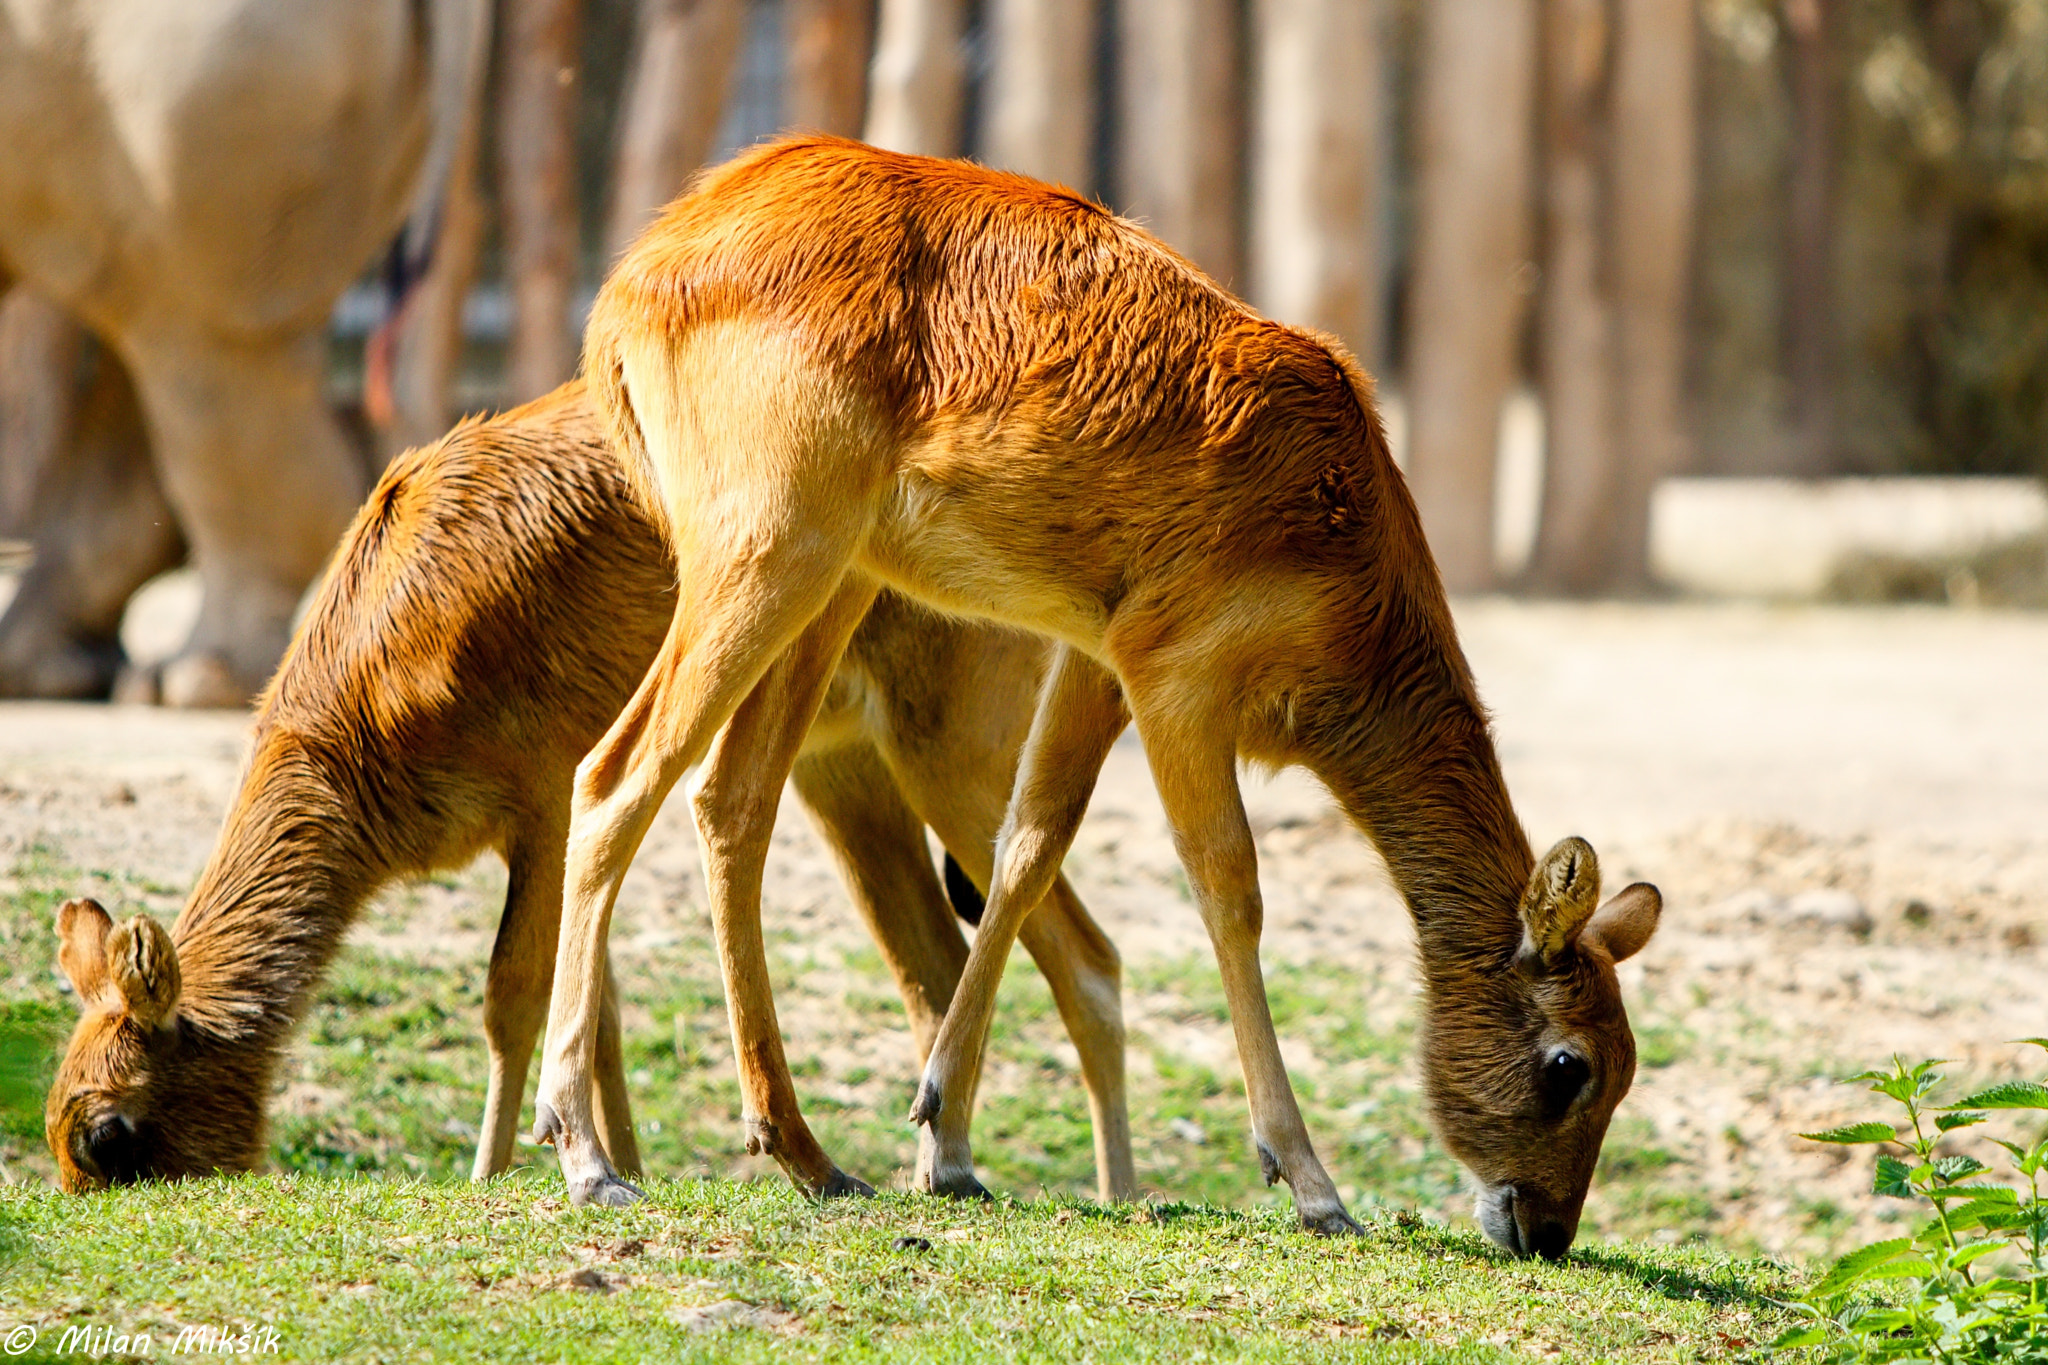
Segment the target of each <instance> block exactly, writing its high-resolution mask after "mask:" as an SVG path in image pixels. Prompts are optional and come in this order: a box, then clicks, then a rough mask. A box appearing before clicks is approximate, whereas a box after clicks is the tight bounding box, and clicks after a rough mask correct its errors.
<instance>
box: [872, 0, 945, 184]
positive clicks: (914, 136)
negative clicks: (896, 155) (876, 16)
mask: <svg viewBox="0 0 2048 1365" xmlns="http://www.w3.org/2000/svg"><path fill="white" fill-rule="evenodd" d="M966 9H967V6H966V0H882V8H881V18H880V21H879V23H878V24H877V26H876V34H875V65H874V70H873V73H872V77H871V79H870V82H869V89H868V122H867V130H866V132H867V140H868V141H869V142H872V143H874V144H875V145H876V146H877V147H887V148H889V149H891V150H892V151H898V152H918V153H921V154H923V155H925V156H958V155H959V154H960V150H961V148H960V139H961V126H960V116H961V110H962V108H963V107H964V106H965V104H966V101H967V60H966V56H965V54H964V53H963V52H962V50H961V39H962V37H963V35H964V34H965V33H966V30H967V13H966Z"/></svg>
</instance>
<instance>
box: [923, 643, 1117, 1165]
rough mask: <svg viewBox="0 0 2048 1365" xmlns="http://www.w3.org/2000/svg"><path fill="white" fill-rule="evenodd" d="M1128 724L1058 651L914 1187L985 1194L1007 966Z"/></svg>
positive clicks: (939, 1070)
mask: <svg viewBox="0 0 2048 1365" xmlns="http://www.w3.org/2000/svg"><path fill="white" fill-rule="evenodd" d="M1127 719H1128V716H1127V714H1126V712H1125V710H1124V704H1123V694H1122V692H1121V690H1120V689H1119V688H1118V686H1117V682H1116V679H1115V678H1114V677H1112V676H1111V675H1110V674H1109V673H1108V672H1107V671H1106V670H1105V669H1103V667H1102V666H1101V665H1100V664H1097V663H1096V662H1095V661H1094V660H1092V659H1089V658H1088V657H1086V656H1085V655H1082V654H1078V653H1076V652H1075V651H1073V650H1071V649H1067V648H1064V647H1062V648H1060V649H1059V650H1058V651H1057V652H1056V653H1055V655H1054V658H1053V663H1052V668H1051V671H1050V673H1049V674H1048V676H1047V678H1046V681H1045V689H1044V692H1043V695H1042V698H1041V700H1040V702H1039V705H1038V713H1037V715H1036V717H1035V718H1034V719H1033V721H1032V726H1031V735H1030V738H1029V739H1028V740H1026V741H1025V745H1024V753H1023V757H1022V759H1021V761H1020V762H1019V764H1018V768H1017V782H1016V788H1015V795H1014V796H1013V797H1012V798H1011V802H1010V813H1009V817H1008V819H1007V820H1006V821H1005V822H1004V826H1003V831H1002V836H1001V838H1000V839H999V841H998V842H997V845H996V854H995V874H994V876H993V877H992V878H991V880H990V885H989V896H988V904H987V907H986V908H985V909H984V910H983V911H982V916H981V926H980V928H979V930H978V931H977V932H976V934H975V937H974V947H973V949H972V951H970V952H969V953H968V956H967V968H966V971H965V972H964V973H962V975H961V978H960V987H959V989H958V990H957V991H956V992H955V993H954V996H953V1003H952V1006H951V1007H950V1008H949V1009H948V1010H947V1011H946V1021H945V1023H943V1024H942V1025H940V1027H939V1038H938V1042H937V1044H936V1045H935V1046H934V1047H933V1049H932V1055H931V1060H930V1061H928V1062H927V1063H926V1064H925V1071H924V1080H923V1082H922V1084H920V1085H919V1087H918V1092H917V1101H916V1103H915V1104H914V1105H913V1106H912V1108H911V1111H910V1118H911V1121H912V1122H913V1123H920V1124H923V1125H924V1131H923V1132H922V1133H921V1134H920V1135H919V1138H918V1154H917V1174H916V1177H915V1179H914V1181H913V1187H914V1188H916V1189H920V1190H924V1191H927V1192H929V1193H933V1194H953V1195H979V1194H984V1193H986V1192H985V1191H983V1190H982V1188H981V1183H980V1182H979V1181H977V1180H976V1179H975V1178H974V1158H973V1153H972V1150H971V1147H970V1143H969V1134H968V1129H969V1126H970V1124H971V1122H972V1119H973V1110H974V1083H975V1079H976V1078H977V1077H978V1076H979V1075H980V1072H981V1061H982V1053H983V1050H984V1047H985V1045H986V1043H987V1039H988V1025H989V1019H990V1017H991V1015H992V1014H993V1012H994V1009H995V994H996V988H997V986H998V985H999V984H1001V981H1002V975H1003V964H1004V961H1005V959H1007V958H1008V956H1009V952H1010V946H1011V944H1013V943H1014V942H1016V939H1017V934H1018V931H1019V929H1020V928H1021V927H1022V925H1023V923H1024V919H1025V917H1026V916H1027V915H1028V914H1030V912H1031V911H1032V910H1033V909H1035V908H1036V907H1037V905H1038V902H1039V901H1040V900H1041V899H1042V898H1043V897H1044V895H1045V893H1046V891H1047V889H1048V888H1050V887H1051V885H1052V882H1053V879H1054V878H1055V877H1056V876H1058V875H1059V867H1060V859H1061V858H1063V857H1064V856H1065V855H1066V851H1067V848H1068V846H1069V845H1070V844H1071V843H1072V842H1073V839H1074V832H1075V830H1076V829H1077V828H1078V827H1079V826H1080V823H1081V816H1082V814H1083V813H1084V812H1085V811H1086V810H1087V809H1088V798H1089V796H1090V795H1091V794H1092V793H1093V791H1094V789H1095V779H1096V776H1097V774H1098V773H1100V772H1101V770H1102V761H1103V759H1104V758H1105V757H1107V756H1108V753H1109V746H1110V745H1112V744H1114V743H1115V742H1116V737H1117V735H1118V734H1120V733H1121V732H1122V730H1123V728H1124V725H1125V723H1126V721H1127Z"/></svg>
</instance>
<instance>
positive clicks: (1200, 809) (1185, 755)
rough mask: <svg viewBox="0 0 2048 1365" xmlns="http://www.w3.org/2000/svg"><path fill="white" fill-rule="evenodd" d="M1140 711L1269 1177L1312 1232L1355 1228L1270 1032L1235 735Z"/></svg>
mask: <svg viewBox="0 0 2048 1365" xmlns="http://www.w3.org/2000/svg"><path fill="white" fill-rule="evenodd" d="M1133 709H1134V710H1135V711H1136V712H1137V718H1138V732H1139V734H1140V735H1141V736H1142V737H1143V739H1144V741H1145V754H1146V757H1147V758H1148V759H1149V760H1150V762H1151V765H1152V777H1153V781H1154V783H1155V784H1156V785H1157V787H1158V788H1159V800H1160V804H1161V805H1162V806H1164V807H1165V809H1166V819H1167V823H1168V824H1169V825H1171V826H1172V828H1173V839H1174V845H1175V847H1176V848H1177V850H1178V851H1179V853H1180V861H1181V866H1182V867H1183V868H1185V869H1186V870H1187V874H1188V885H1189V887H1190V888H1191V889H1192V890H1193V891H1194V893H1195V903H1196V904H1197V905H1198V906H1199V907H1200V908H1201V912H1202V922H1203V924H1204V925H1205V926H1206V927H1207V928H1208V930H1209V939H1210V942H1211V943H1212V944H1213V945H1214V947H1215V950H1216V965H1217V967H1218V969H1219V970H1220V971H1221V973H1222V976H1223V995H1224V999H1225V1001H1226V1002H1227V1003H1228V1004H1229V1006H1230V1023H1231V1031H1232V1033H1233V1034H1234V1035H1235V1037H1236V1040H1237V1055H1238V1060H1239V1062H1240V1063H1241V1064H1242V1066H1243V1068H1244V1081H1245V1094H1246V1098H1247V1099H1248V1100H1249V1101H1250V1105H1251V1117H1252V1137H1253V1140H1254V1141H1255V1142H1256V1143H1257V1145H1258V1152H1259V1166H1260V1170H1261V1172H1262V1173H1263V1174H1264V1175H1265V1177H1266V1183H1267V1184H1269V1185H1270V1184H1272V1183H1273V1182H1274V1181H1275V1180H1285V1181H1286V1182H1287V1187H1288V1189H1289V1191H1290V1192H1291V1193H1292V1194H1293V1195H1294V1208H1295V1212H1296V1213H1297V1214H1299V1215H1300V1217H1301V1222H1302V1226H1303V1227H1305V1228H1307V1229H1308V1230H1309V1231H1311V1232H1319V1233H1324V1234H1335V1233H1355V1232H1358V1231H1359V1226H1358V1224H1357V1223H1356V1222H1354V1221H1352V1218H1351V1215H1350V1214H1349V1213H1347V1212H1345V1209H1344V1201H1343V1200H1342V1199H1340V1198H1339V1197H1338V1195H1337V1187H1336V1186H1335V1185H1333V1184H1331V1183H1330V1177H1329V1174H1328V1173H1327V1172H1325V1171H1324V1170H1323V1164H1322V1162H1320V1161H1318V1160H1317V1159H1316V1154H1315V1149H1314V1147H1313V1146H1312V1145H1311V1144H1310V1142H1309V1136H1308V1128H1307V1126H1306V1125H1305V1124H1304V1123H1303V1122H1302V1119H1301V1108H1300V1106H1299V1105H1298V1104H1297V1103H1296V1102H1295V1098H1294V1087H1293V1085H1292V1084H1291V1083H1290V1082H1289V1080H1288V1078H1287V1067H1286V1065H1285V1063H1283V1062H1282V1061H1281V1059H1280V1042H1279V1039H1278V1038H1276V1037H1275V1036H1274V1033H1273V1015H1272V1011H1271V1009H1270V1008H1269V1007H1268V1005H1267V1002H1266V985H1265V979H1264V977H1263V976H1262V974H1261V973H1260V970H1259V933H1260V930H1261V928H1262V927H1263V921H1264V915H1265V910H1264V905H1263V903H1262V902H1261V900H1260V897H1259V867H1258V853H1257V850H1256V849H1255V847H1254V846H1253V843H1252V833H1251V827H1250V825H1249V824H1247V823H1246V821H1245V814H1244V801H1243V799H1242V797H1241V796H1240V794H1239V792H1238V787H1237V755H1236V752H1235V746H1234V745H1233V744H1232V742H1231V741H1230V740H1229V739H1228V738H1224V739H1222V741H1221V742H1220V743H1219V742H1218V737H1219V736H1228V735H1229V734H1230V728H1229V727H1228V726H1227V725H1200V724H1187V725H1184V726H1178V727H1176V726H1169V725H1163V724H1162V725H1157V726H1155V727H1153V728H1149V729H1148V728H1147V726H1146V723H1145V722H1146V719H1147V710H1146V707H1145V705H1144V698H1143V697H1142V696H1134V698H1133Z"/></svg>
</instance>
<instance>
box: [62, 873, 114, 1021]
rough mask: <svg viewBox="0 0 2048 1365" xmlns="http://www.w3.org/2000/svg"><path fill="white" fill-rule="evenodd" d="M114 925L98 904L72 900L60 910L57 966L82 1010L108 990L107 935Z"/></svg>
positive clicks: (90, 901)
mask: <svg viewBox="0 0 2048 1365" xmlns="http://www.w3.org/2000/svg"><path fill="white" fill-rule="evenodd" d="M113 928H114V921H113V919H112V918H111V917H110V916H109V915H108V914H107V912H106V910H105V909H104V908H103V907H102V906H101V905H100V903H99V902H98V901H93V900H84V899H79V900H69V901H65V902H64V904H62V905H60V906H58V907H57V965H58V966H59V967H61V968H63V969H64V975H65V976H66V977H68V978H69V979H70V981H71V989H72V990H74V991H76V992H77V993H78V1003H79V1004H80V1006H86V1005H90V1004H92V1003H93V1002H94V1001H96V1000H98V999H99V998H100V997H101V996H102V995H104V994H106V990H107V985H108V982H107V935H108V934H109V933H111V932H112V931H113Z"/></svg>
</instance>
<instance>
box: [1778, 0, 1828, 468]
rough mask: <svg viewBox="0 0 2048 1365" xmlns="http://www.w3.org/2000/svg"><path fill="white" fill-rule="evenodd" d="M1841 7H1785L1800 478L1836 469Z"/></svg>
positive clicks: (1792, 357)
mask: <svg viewBox="0 0 2048 1365" xmlns="http://www.w3.org/2000/svg"><path fill="white" fill-rule="evenodd" d="M1840 8H1841V0H1785V4H1784V12H1785V29H1786V33H1787V36H1788V37H1789V38H1790V39H1791V41H1790V42H1789V43H1788V44H1787V45H1786V47H1787V54H1786V55H1787V61H1788V62H1789V64H1790V71H1789V73H1788V74H1789V76H1790V82H1791V89H1792V165H1791V174H1790V182H1791V183H1790V184H1789V186H1788V187H1787V189H1788V194H1787V200H1788V203H1787V207H1786V215H1785V238H1786V240H1785V370H1786V378H1787V379H1788V380H1790V382H1791V389H1792V422H1793V426H1794V427H1795V429H1796V434H1797V439H1796V445H1797V447H1798V449H1797V453H1796V455H1795V456H1794V458H1795V460H1796V461H1797V462H1798V465H1799V468H1797V469H1796V470H1795V471H1793V472H1796V473H1801V474H1807V475H1820V474H1826V473H1829V472H1830V471H1831V468H1832V466H1833V463H1834V453H1835V452H1834V425H1835V374H1834V364H1833V357H1832V354H1831V351H1832V345H1831V343H1832V339H1833V338H1832V333H1833V327H1832V325H1831V319H1832V316H1833V312H1834V307H1833V303H1834V300H1833V297H1832V295H1833V290H1832V288H1831V285H1830V281H1829V274H1830V263H1831V261H1832V258H1833V254H1834V253H1833V247H1834V226H1835V224H1834V219H1835V204H1834V200H1835V185H1834V180H1835V161H1836V154H1837V151H1836V145H1835V143H1836V138H1835V108H1834V104H1835V80H1834V53H1835V47H1836V37H1837V34H1838V31H1839V30H1840V28H1841V15H1840V13H1839V10H1840Z"/></svg>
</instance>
